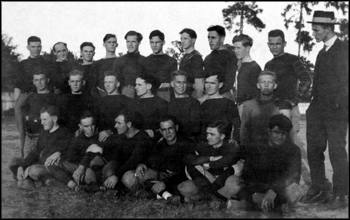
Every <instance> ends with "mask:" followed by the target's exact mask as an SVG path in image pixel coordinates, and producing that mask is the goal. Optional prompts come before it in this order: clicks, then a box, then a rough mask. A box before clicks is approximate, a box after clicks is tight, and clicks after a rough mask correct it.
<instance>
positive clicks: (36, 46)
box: [14, 36, 54, 157]
mask: <svg viewBox="0 0 350 220" xmlns="http://www.w3.org/2000/svg"><path fill="white" fill-rule="evenodd" d="M27 43H28V45H27V49H28V50H29V53H30V55H29V57H28V59H25V60H23V61H21V62H20V63H19V67H18V71H17V75H16V82H15V89H14V100H15V117H16V123H17V127H18V132H19V139H20V149H21V156H22V157H24V144H25V131H24V129H25V121H24V115H23V111H22V107H23V104H24V102H25V100H26V99H27V97H28V95H29V94H30V93H32V92H36V88H35V86H34V85H33V70H34V67H37V66H41V67H42V68H48V69H49V74H50V76H49V77H50V78H51V77H52V76H53V74H54V72H53V67H52V65H51V64H50V63H49V62H47V61H45V60H44V58H43V57H42V56H40V52H41V49H42V46H41V39H40V38H38V37H36V36H31V37H29V38H28V40H27Z"/></svg>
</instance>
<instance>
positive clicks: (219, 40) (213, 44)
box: [208, 31, 225, 50]
mask: <svg viewBox="0 0 350 220" xmlns="http://www.w3.org/2000/svg"><path fill="white" fill-rule="evenodd" d="M224 39H225V38H224V37H220V36H219V34H218V32H216V31H209V32H208V41H209V46H210V49H211V50H218V49H219V48H220V47H221V46H222V45H223V44H224Z"/></svg>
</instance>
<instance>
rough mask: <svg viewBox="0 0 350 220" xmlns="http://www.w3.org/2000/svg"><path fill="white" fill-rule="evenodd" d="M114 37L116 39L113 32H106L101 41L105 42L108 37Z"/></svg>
mask: <svg viewBox="0 0 350 220" xmlns="http://www.w3.org/2000/svg"><path fill="white" fill-rule="evenodd" d="M112 37H114V38H115V39H117V37H116V36H115V34H106V36H105V37H104V38H103V43H104V42H106V41H107V40H108V39H109V38H112Z"/></svg>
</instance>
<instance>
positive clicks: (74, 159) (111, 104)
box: [11, 70, 301, 209]
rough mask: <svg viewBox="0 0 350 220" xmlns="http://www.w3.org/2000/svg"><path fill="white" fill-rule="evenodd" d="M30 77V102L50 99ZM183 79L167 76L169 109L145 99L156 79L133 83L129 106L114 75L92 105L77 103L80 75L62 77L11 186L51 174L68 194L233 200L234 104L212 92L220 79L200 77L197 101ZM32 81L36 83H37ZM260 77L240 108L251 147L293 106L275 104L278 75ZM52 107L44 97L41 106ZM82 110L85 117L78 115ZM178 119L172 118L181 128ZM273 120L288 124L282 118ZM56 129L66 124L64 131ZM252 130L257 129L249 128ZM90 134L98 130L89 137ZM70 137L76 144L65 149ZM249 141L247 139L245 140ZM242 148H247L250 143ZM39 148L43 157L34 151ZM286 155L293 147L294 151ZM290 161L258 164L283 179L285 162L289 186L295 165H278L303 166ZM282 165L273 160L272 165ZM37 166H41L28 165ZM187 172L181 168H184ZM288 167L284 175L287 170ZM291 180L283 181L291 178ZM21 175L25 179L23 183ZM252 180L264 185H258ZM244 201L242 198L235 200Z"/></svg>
mask: <svg viewBox="0 0 350 220" xmlns="http://www.w3.org/2000/svg"><path fill="white" fill-rule="evenodd" d="M38 73H40V74H36V75H34V81H33V82H34V84H35V85H36V87H37V93H34V94H32V95H31V96H37V97H39V96H40V94H52V93H50V92H49V90H48V89H47V88H46V86H45V84H46V82H47V81H48V78H47V77H46V75H45V74H42V72H39V71H38ZM186 75H187V74H186V73H185V72H183V71H175V72H173V74H172V82H171V86H172V87H173V89H174V97H175V98H174V99H171V101H170V103H167V102H166V101H164V100H163V99H161V98H159V97H158V96H155V95H153V94H155V93H156V90H154V88H158V87H157V84H156V83H157V81H156V80H155V79H154V78H153V77H152V76H150V75H146V74H141V75H138V76H137V78H136V86H135V89H136V93H137V96H138V97H139V98H137V99H134V100H133V99H130V98H127V97H125V96H123V95H121V94H120V93H119V91H118V88H119V85H120V84H119V82H118V78H117V77H116V76H115V75H114V74H113V73H112V72H106V75H105V78H104V82H105V83H104V86H105V89H106V91H107V93H108V95H107V96H105V97H103V98H101V99H100V100H97V101H96V100H93V99H91V98H86V97H88V95H86V96H84V92H83V89H82V88H83V85H84V78H83V74H82V72H81V71H78V70H73V71H71V72H70V77H69V85H70V87H71V94H66V95H60V96H58V97H56V98H57V103H60V104H57V106H59V109H55V108H54V107H47V108H45V107H44V108H43V109H42V110H41V113H40V118H41V123H42V125H43V127H44V130H45V131H44V132H42V133H41V134H40V137H39V140H38V143H37V144H36V147H35V148H34V149H33V150H32V151H31V152H30V153H29V155H28V156H27V157H26V158H25V159H24V160H23V159H14V160H13V161H12V163H11V170H12V172H13V173H14V177H15V178H16V179H17V180H19V181H18V184H19V186H21V187H24V188H28V187H34V185H33V182H31V180H45V179H47V178H48V176H54V177H55V178H56V179H58V180H60V181H62V182H63V183H65V184H67V185H68V186H69V187H70V188H76V187H77V185H79V184H81V183H85V184H88V185H89V184H92V183H93V184H95V183H96V184H100V185H104V186H105V187H107V188H116V187H117V188H119V189H120V187H123V186H124V187H126V188H128V189H130V190H131V191H135V190H136V189H139V188H140V186H142V187H143V188H145V189H151V190H152V192H153V193H155V194H157V195H158V196H160V197H163V198H165V199H168V197H171V198H172V199H171V201H173V200H174V201H175V202H181V201H184V200H186V201H192V200H198V198H201V199H203V197H206V198H207V196H206V195H211V194H210V193H207V192H212V193H213V194H214V195H215V198H220V199H221V200H227V199H231V198H236V199H239V196H238V195H240V194H238V195H236V194H237V192H238V191H239V189H241V186H242V184H241V183H240V179H239V178H238V177H237V175H236V176H235V175H234V174H235V173H236V174H238V173H239V169H238V170H235V169H237V168H236V167H235V168H233V167H232V166H234V165H236V163H237V162H238V161H240V160H241V159H246V158H245V156H244V155H243V154H242V152H245V151H242V150H241V149H240V147H239V145H238V144H237V142H235V141H234V140H237V141H239V140H240V138H239V136H240V132H239V130H240V129H239V128H240V120H239V116H238V110H237V107H236V105H235V104H234V102H232V101H231V100H229V99H225V98H223V97H222V96H221V95H220V93H219V89H220V88H221V87H222V85H223V83H222V79H221V77H220V74H217V73H216V72H212V73H211V74H208V75H207V77H206V78H205V89H206V93H207V94H208V98H207V99H206V100H205V101H204V102H203V103H202V104H200V103H199V101H197V100H196V99H194V98H192V97H191V96H189V95H188V94H187V93H186V85H187V76H186ZM35 77H37V78H39V80H35V79H36V78H35ZM258 80H259V83H258V85H257V86H258V88H259V89H260V91H261V93H260V97H259V98H258V99H255V100H254V102H253V103H252V104H254V105H255V107H254V108H252V110H249V104H247V110H244V111H243V112H244V113H245V114H247V115H248V114H251V116H247V117H243V119H244V120H242V122H244V123H242V129H241V131H242V132H241V137H244V139H250V140H254V138H256V139H258V140H264V141H261V142H259V143H269V138H268V137H269V134H272V131H271V130H270V131H269V132H268V129H267V128H268V123H269V118H270V116H271V115H274V114H278V113H280V112H281V111H282V110H283V109H285V110H284V111H288V109H291V107H290V106H289V107H288V105H287V104H286V103H283V102H281V101H279V100H278V99H276V98H275V97H274V94H273V92H274V89H275V88H276V84H275V81H276V77H275V75H274V73H273V72H269V71H264V72H262V73H261V74H260V75H259V79H258ZM36 82H37V83H36ZM152 88H153V89H152ZM42 91H45V92H42ZM31 96H29V97H31ZM53 96H55V95H53ZM45 97H46V95H45ZM78 97H80V98H78ZM82 97H85V98H82ZM28 100H32V99H28ZM37 100H39V98H37ZM53 100H54V99H51V98H49V101H51V102H52V101H53ZM81 100H83V102H81ZM91 100H93V101H91ZM185 100H188V101H185ZM255 102H256V103H255ZM33 103H34V102H33ZM33 103H28V104H29V106H30V111H29V112H31V111H32V108H31V106H32V105H33V106H36V109H38V105H40V104H43V101H42V102H41V103H40V104H38V103H36V104H33ZM48 103H49V102H48ZM96 103H97V104H96ZM250 105H251V104H250ZM87 109H89V110H90V111H88V112H86V110H87ZM130 109H131V110H137V112H136V113H135V112H134V111H130ZM256 111H258V113H257V112H256ZM58 112H60V117H58ZM81 112H84V114H83V115H82V116H80V115H81ZM89 112H90V113H89ZM250 112H252V113H250ZM259 112H260V113H259ZM32 115H33V114H32ZM95 115H96V116H95ZM167 115H172V116H167ZM287 115H288V113H287ZM79 116H80V117H79ZM33 118H36V119H34V120H37V122H38V121H40V120H38V116H31V117H30V119H33ZM77 118H78V120H77ZM176 119H179V123H178V122H177V120H176ZM262 119H263V120H262ZM287 120H288V119H287ZM279 121H284V123H287V122H286V120H285V119H284V118H283V117H282V119H281V118H280V119H279ZM34 122H35V121H34ZM159 122H160V123H159ZM288 122H290V121H288ZM74 123H75V124H74ZM259 123H260V124H259ZM232 124H233V126H232ZM60 125H64V126H66V127H67V128H68V131H67V130H65V129H64V128H62V127H63V126H60ZM283 126H285V125H279V126H278V127H279V129H280V130H282V131H283V132H282V131H277V133H278V132H279V133H278V135H279V137H278V138H277V139H278V141H281V140H282V139H283V141H282V142H283V143H284V140H285V138H283V137H284V136H285V135H286V134H287V133H289V132H290V131H291V129H289V126H287V127H288V129H285V128H283ZM259 127H260V130H259V129H256V128H259ZM274 127H275V126H272V127H270V129H273V128H274ZM78 128H79V129H78ZM97 128H98V129H97ZM232 128H233V129H232ZM290 128H291V126H290ZM56 130H57V131H60V132H56ZM97 131H99V133H96V132H97ZM245 131H248V132H245ZM38 132H39V130H38ZM51 133H52V134H54V135H52V134H51ZM114 133H115V134H114ZM247 134H248V135H247ZM276 135H277V134H276ZM278 135H277V136H278ZM281 135H282V138H281ZM70 136H76V137H74V138H73V140H72V141H71V143H70V144H69V142H70V141H69V139H70V138H69V137H70ZM32 137H33V135H32ZM160 138H161V139H160ZM251 138H252V139H251ZM270 138H272V136H271V137H270ZM205 139H206V140H207V141H205ZM224 139H225V140H226V141H224ZM158 140H159V141H158ZM157 141H158V142H157ZM228 141H230V142H231V143H229V142H228ZM47 143H49V144H48V145H47ZM196 143H198V145H197V144H196ZM234 143H236V144H234ZM252 143H255V142H254V141H252ZM33 145H34V144H33ZM277 145H278V144H277ZM34 146H35V145H34ZM56 146H57V147H56ZM68 146H69V147H68ZM242 146H250V143H247V144H246V143H245V144H244V145H242ZM292 146H294V147H296V146H295V145H292ZM152 149H153V150H152ZM247 149H248V148H247ZM293 149H294V148H293ZM298 150H299V148H298ZM42 151H43V152H45V153H41V152H42ZM274 151H275V150H274ZM294 151H297V150H295V149H294ZM299 151H300V150H299ZM249 152H250V151H249ZM249 152H248V153H249ZM278 152H279V151H278ZM284 153H287V151H286V152H285V151H283V152H279V153H278V154H281V156H282V155H283V154H284ZM291 154H293V155H292V156H291V157H290V158H288V157H287V159H288V160H287V159H284V160H281V161H277V162H278V163H279V165H276V164H273V163H271V162H269V163H267V162H266V161H262V162H263V163H264V166H261V167H260V169H261V168H264V169H265V168H266V166H272V167H275V168H276V167H277V168H280V167H283V170H278V169H277V168H276V169H277V170H276V169H275V168H274V169H272V168H271V167H269V168H268V169H265V170H264V172H269V171H268V170H270V168H271V169H272V170H274V171H276V172H277V171H278V172H282V173H283V172H284V171H286V170H289V168H290V169H292V167H289V166H292V165H293V169H292V170H293V172H292V173H293V178H296V179H295V181H291V182H290V183H294V182H296V183H298V182H299V179H298V178H299V177H300V166H298V164H299V165H300V162H299V163H295V162H291V163H290V164H287V165H286V164H283V165H281V163H287V162H289V161H290V160H291V159H293V160H300V159H301V158H300V155H298V154H296V153H295V152H294V153H293V152H292V153H291ZM273 158H274V157H273ZM281 158H282V157H280V156H278V157H277V158H274V159H273V160H277V159H281ZM283 158H284V157H283ZM265 159H266V158H265ZM271 160H272V158H271ZM246 161H249V160H246ZM37 162H39V164H40V165H35V166H30V165H32V164H35V163H37ZM265 162H266V163H265ZM268 164H270V165H268ZM185 165H186V169H183V168H184V166H185ZM198 165H202V166H198ZM286 166H288V169H286V168H285V167H286ZM294 166H297V167H299V169H298V168H295V167H294ZM244 167H246V166H244ZM255 168H259V167H255ZM244 169H245V168H244ZM132 170H135V171H132ZM152 170H153V172H152ZM44 171H45V172H44ZM154 171H155V172H154ZM185 171H186V172H185ZM296 171H297V172H296ZM42 172H44V175H42ZM186 173H187V178H189V179H192V181H187V180H186V179H187V178H186ZM289 174H290V173H288V175H287V174H286V175H287V176H289ZM274 175H275V173H273V174H271V176H272V177H271V180H270V179H269V180H268V181H270V182H268V183H266V182H265V183H266V184H271V183H272V182H273V181H277V180H276V178H277V179H278V181H283V180H279V177H281V175H280V174H278V175H275V176H274ZM28 176H29V177H30V178H29V179H28V178H26V177H28ZM259 178H260V177H259ZM293 178H292V179H293ZM293 180H294V179H293ZM259 181H262V179H261V178H260V179H259ZM288 181H290V180H288ZM287 185H290V184H287ZM293 186H294V185H293ZM265 189H266V188H264V189H259V190H260V191H259V192H258V191H255V192H258V193H261V192H263V193H266V192H267V193H266V194H265V196H264V194H263V196H262V200H263V203H262V204H260V207H261V208H263V209H270V208H272V206H273V205H272V204H273V203H274V202H273V201H274V198H275V196H271V194H272V195H273V193H272V192H271V191H264V190H265ZM272 190H273V192H274V193H277V192H278V193H281V191H276V190H277V188H276V189H275V188H274V189H272ZM137 192H138V193H136V194H140V191H137ZM141 192H142V191H141ZM198 192H199V193H198ZM241 194H242V193H241ZM171 195H177V196H171ZM243 195H244V194H243ZM254 195H255V194H254ZM255 196H256V195H255ZM225 198H226V199H225ZM242 198H245V197H244V196H242ZM247 198H250V197H249V196H248V197H247ZM245 199H246V198H245ZM248 200H249V199H248ZM253 200H257V198H255V199H253ZM294 200H295V199H294ZM294 200H293V201H294ZM259 201H260V200H259ZM266 203H267V204H268V205H266ZM220 204H221V203H220Z"/></svg>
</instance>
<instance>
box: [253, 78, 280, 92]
mask: <svg viewBox="0 0 350 220" xmlns="http://www.w3.org/2000/svg"><path fill="white" fill-rule="evenodd" d="M257 87H258V89H259V90H260V93H261V94H262V95H271V94H273V92H274V90H275V89H276V88H277V84H276V80H275V78H274V77H273V76H270V75H262V76H260V77H259V79H258V84H257Z"/></svg>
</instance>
